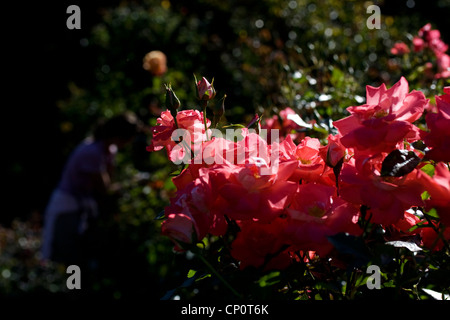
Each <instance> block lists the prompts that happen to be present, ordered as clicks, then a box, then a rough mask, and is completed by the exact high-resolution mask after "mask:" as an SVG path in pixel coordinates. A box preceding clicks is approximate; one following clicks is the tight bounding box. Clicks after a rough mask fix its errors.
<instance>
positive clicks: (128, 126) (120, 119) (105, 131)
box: [94, 111, 140, 149]
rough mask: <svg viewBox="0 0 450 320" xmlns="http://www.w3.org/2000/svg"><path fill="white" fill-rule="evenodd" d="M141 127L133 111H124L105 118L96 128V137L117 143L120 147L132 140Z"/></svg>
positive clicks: (108, 142)
mask: <svg viewBox="0 0 450 320" xmlns="http://www.w3.org/2000/svg"><path fill="white" fill-rule="evenodd" d="M139 129H140V124H139V121H138V119H137V117H136V115H135V114H134V113H132V112H129V111H127V112H124V113H122V114H119V115H116V116H114V117H112V118H110V119H108V120H103V121H101V122H100V123H99V125H98V126H97V128H96V129H95V130H94V139H95V140H96V141H98V140H102V141H105V142H106V144H115V145H116V146H117V147H118V148H119V149H120V148H122V147H124V146H125V145H126V144H128V143H129V142H131V141H132V139H133V138H134V137H135V136H136V134H137V133H138V131H139Z"/></svg>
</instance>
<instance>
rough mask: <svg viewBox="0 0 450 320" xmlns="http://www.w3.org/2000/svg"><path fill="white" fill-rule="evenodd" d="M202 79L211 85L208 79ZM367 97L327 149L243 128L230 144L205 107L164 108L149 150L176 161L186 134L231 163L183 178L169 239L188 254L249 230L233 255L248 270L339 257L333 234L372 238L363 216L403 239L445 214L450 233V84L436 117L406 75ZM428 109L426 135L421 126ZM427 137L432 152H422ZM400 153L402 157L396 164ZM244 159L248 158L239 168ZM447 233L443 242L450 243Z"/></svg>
mask: <svg viewBox="0 0 450 320" xmlns="http://www.w3.org/2000/svg"><path fill="white" fill-rule="evenodd" d="M200 84H202V86H204V85H206V87H207V88H208V85H210V84H209V83H208V82H207V81H206V79H204V78H203V79H202V80H201V82H199V83H198V87H199V85H200ZM210 86H211V85H210ZM211 87H212V86H211ZM366 91H367V101H366V104H364V105H360V106H352V107H349V108H347V110H348V111H349V112H350V114H351V115H350V116H348V117H346V118H344V119H341V120H338V121H335V122H334V126H335V127H336V128H337V129H338V130H339V132H338V134H337V135H329V137H328V144H327V145H321V143H320V141H319V140H318V139H316V138H311V137H308V136H306V137H304V138H303V139H302V140H301V141H300V142H299V143H298V144H296V143H294V141H293V139H292V137H291V135H290V134H289V132H286V135H285V136H282V137H283V138H284V139H283V140H282V141H281V142H280V140H275V139H272V140H271V141H270V143H268V142H267V141H266V140H265V139H263V138H261V137H260V136H259V135H258V134H257V133H254V132H251V131H249V130H248V129H246V128H244V129H240V135H241V136H242V140H240V141H230V140H226V139H224V138H222V137H214V136H213V137H211V135H209V134H208V132H207V131H209V130H210V128H211V121H209V120H207V119H206V117H205V114H204V112H205V111H206V108H205V109H204V110H203V112H199V111H194V110H184V111H177V112H174V111H173V110H170V111H164V112H163V113H162V114H161V117H160V118H158V120H157V125H156V126H155V127H153V140H152V144H151V146H149V148H148V150H149V151H156V150H160V149H162V148H164V147H165V148H166V149H167V151H168V154H169V157H170V158H176V157H177V155H174V152H173V150H174V147H175V146H176V145H177V144H176V142H175V141H173V140H172V139H171V135H172V133H173V132H174V130H176V129H179V128H183V129H186V130H188V132H192V134H193V135H194V132H195V133H196V136H195V137H194V136H193V137H191V139H190V146H189V148H194V149H195V148H197V149H208V150H209V151H208V154H209V155H211V156H212V155H213V156H215V157H220V158H221V159H222V160H223V161H222V162H221V163H212V162H208V161H203V162H192V163H190V164H189V165H188V166H186V167H185V168H184V170H183V171H182V172H181V173H180V174H179V175H178V176H176V177H174V178H173V182H174V184H175V186H176V188H177V192H176V196H175V197H174V198H173V199H171V203H170V205H169V206H168V207H166V209H165V216H166V219H165V220H164V221H163V223H162V233H163V234H164V235H167V236H168V237H170V238H171V239H172V240H173V241H174V243H175V247H176V249H179V250H181V249H183V248H186V245H189V244H195V243H196V242H198V241H201V240H202V239H203V238H204V237H205V236H207V235H208V234H209V235H214V236H223V235H225V234H226V233H227V230H228V229H229V226H230V225H233V226H234V227H236V226H238V230H239V231H238V232H237V235H236V237H235V238H234V239H233V241H232V243H231V255H232V256H233V258H235V259H236V260H238V261H239V262H240V267H241V268H245V267H247V266H254V267H262V268H265V269H282V268H285V267H287V266H288V265H289V264H290V263H291V262H292V261H293V260H295V259H300V257H299V256H298V253H299V252H303V253H306V252H309V254H312V253H313V254H316V255H319V256H324V255H327V254H329V253H331V251H332V250H333V245H332V244H331V243H330V241H329V240H328V237H329V236H332V235H335V234H337V233H348V234H351V235H355V236H359V235H361V233H362V229H361V228H360V226H359V224H358V221H359V219H361V213H362V211H364V212H365V217H366V218H368V217H370V222H372V223H376V224H380V225H382V226H383V227H386V228H388V227H389V228H395V229H396V230H398V231H399V233H401V234H411V231H410V229H411V227H413V226H414V225H416V224H417V223H419V222H421V219H420V218H419V217H418V216H416V215H414V214H412V213H411V210H410V209H411V208H414V207H421V208H424V209H423V210H430V209H431V208H434V209H435V210H436V211H437V213H438V214H439V216H440V223H441V224H444V225H447V226H450V172H449V170H448V167H447V164H445V163H448V162H450V142H449V141H450V129H449V128H450V87H446V88H445V89H444V92H445V94H444V95H442V96H437V97H436V103H437V113H431V112H430V111H428V110H431V108H430V107H429V100H428V99H426V98H425V96H424V95H423V93H421V92H419V91H412V92H409V87H408V83H407V81H406V79H404V78H401V80H400V81H399V82H397V83H396V84H395V85H394V86H392V87H391V88H390V89H387V88H386V86H385V85H384V84H383V85H381V86H380V87H378V88H375V87H371V86H367V89H366ZM290 111H292V110H289V113H290ZM285 113H287V111H285ZM424 113H426V116H425V120H426V124H427V127H428V130H427V131H424V130H421V129H419V128H418V127H417V126H416V125H415V124H414V123H415V122H416V121H417V120H418V119H420V118H421V117H422V115H424ZM173 115H175V116H176V121H175V120H174V117H173ZM289 124H290V125H294V124H293V123H289ZM281 128H282V125H280V129H281ZM194 129H195V130H194ZM280 136H281V135H280ZM208 137H210V138H208ZM419 141H420V142H422V141H423V143H424V144H425V145H426V147H423V148H421V150H417V149H415V148H413V147H412V145H414V144H415V143H416V142H419ZM182 142H183V141H181V142H179V143H178V144H179V145H181V144H182ZM423 143H422V145H423ZM396 150H397V151H396ZM394 151H396V152H398V153H399V154H398V155H397V156H399V160H396V161H394V162H392V161H391V158H392V157H393V153H392V152H394ZM230 153H231V155H232V156H230ZM275 153H276V155H277V156H276V157H273V155H274V154H275ZM238 154H240V156H242V157H243V159H244V161H241V162H238V161H233V159H234V160H235V159H236V156H237V155H238ZM388 160H389V161H391V162H392V165H391V166H389V164H388V165H386V163H387V162H389V161H388ZM275 162H276V165H275ZM411 163H412V164H411ZM429 163H432V164H435V173H434V175H433V176H430V175H428V174H426V173H425V172H424V171H422V170H421V169H420V167H421V166H423V165H425V164H429ZM386 166H387V167H388V169H389V170H387V169H386ZM268 168H270V171H269V174H267V172H266V173H262V170H267V169H268ZM405 168H406V169H405ZM425 191H427V192H428V195H429V196H428V197H424V196H423V195H424V192H425ZM435 227H436V228H438V227H439V225H436V226H435ZM430 230H431V231H432V232H431V233H430ZM448 230H450V228H447V229H446V232H445V233H444V236H446V237H447V238H450V234H449V233H448V232H447V231H448ZM412 232H415V233H420V234H421V236H422V239H423V245H424V246H427V245H430V246H431V245H433V246H434V249H436V248H439V246H442V242H441V243H439V242H438V241H435V240H437V233H435V231H434V230H433V229H431V228H419V229H416V230H414V231H412Z"/></svg>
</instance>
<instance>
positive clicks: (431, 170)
mask: <svg viewBox="0 0 450 320" xmlns="http://www.w3.org/2000/svg"><path fill="white" fill-rule="evenodd" d="M420 169H421V170H422V171H423V172H425V173H426V174H427V175H429V176H430V177H432V176H434V170H435V168H434V166H433V165H432V164H431V163H428V164H426V165H424V166H423V167H422V168H420Z"/></svg>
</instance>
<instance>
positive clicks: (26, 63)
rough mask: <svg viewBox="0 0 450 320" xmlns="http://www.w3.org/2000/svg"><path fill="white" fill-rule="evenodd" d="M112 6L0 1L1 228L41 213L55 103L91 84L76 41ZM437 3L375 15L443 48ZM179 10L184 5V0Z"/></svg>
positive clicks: (59, 158) (48, 182)
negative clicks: (417, 23) (434, 33)
mask: <svg viewBox="0 0 450 320" xmlns="http://www.w3.org/2000/svg"><path fill="white" fill-rule="evenodd" d="M441 1H442V0H441ZM444 1H446V0H444ZM119 2H120V1H70V2H69V1H53V2H49V1H44V2H43V1H39V2H38V1H33V2H28V3H27V2H25V3H24V2H15V3H14V4H12V3H8V4H2V7H1V8H2V9H1V10H2V13H3V14H2V19H1V21H2V22H1V24H2V27H1V30H2V37H1V40H0V41H1V43H2V45H1V47H2V49H1V51H2V69H1V71H2V72H1V77H2V82H1V83H2V86H3V88H2V94H3V95H6V96H5V97H4V99H2V100H3V103H2V120H3V121H2V126H1V127H2V137H3V139H2V142H3V143H2V148H1V149H2V155H3V156H2V158H3V159H4V160H5V162H6V163H5V164H4V165H2V166H1V168H2V173H1V178H2V179H1V182H2V184H3V186H2V190H4V191H2V200H3V203H4V206H3V209H2V212H1V213H0V223H1V224H6V225H8V224H9V223H10V222H11V220H12V219H13V218H14V217H19V218H26V217H28V216H29V215H30V213H32V212H35V211H37V212H42V211H43V210H44V208H45V205H46V202H47V200H48V196H49V194H50V192H51V190H52V189H53V188H54V186H55V184H56V183H57V181H58V178H59V175H60V172H61V169H62V167H63V165H64V161H65V155H64V154H63V152H62V149H63V145H64V143H65V141H63V138H62V136H61V135H60V129H59V121H60V118H61V114H60V111H59V110H58V107H57V105H56V102H57V101H58V100H60V99H64V98H66V97H68V96H69V95H70V92H69V91H68V89H67V83H68V82H69V81H75V82H76V83H77V84H79V85H80V86H82V87H87V88H88V87H90V86H93V85H95V77H93V72H92V69H93V68H94V65H95V63H96V59H95V52H92V51H90V50H89V49H88V48H85V47H82V46H81V45H80V40H81V39H83V38H85V37H87V36H88V35H89V33H90V30H91V28H92V27H93V26H94V25H95V24H96V23H98V22H99V21H101V8H103V7H109V6H115V5H117V4H118V3H119ZM437 2H438V1H415V6H414V8H412V9H410V8H408V7H407V6H406V1H386V3H387V4H385V5H384V6H382V7H381V14H382V15H383V14H387V15H392V16H396V15H409V14H412V13H414V14H417V15H419V16H420V17H421V19H422V20H423V21H430V22H432V23H433V24H434V26H435V27H436V28H438V29H439V30H441V32H442V33H443V34H442V37H443V40H444V41H445V42H446V43H450V32H448V30H450V25H449V18H448V17H449V16H450V12H443V11H442V10H436V3H437ZM251 3H252V1H249V5H251ZM71 4H76V5H78V6H80V8H81V30H68V29H67V28H66V19H67V17H68V16H69V15H68V14H67V13H66V9H67V7H68V6H69V5H71ZM184 5H186V6H189V5H190V4H189V2H188V1H187V2H186V3H184ZM224 28H226V26H224ZM444 31H446V32H444ZM224 32H226V29H224ZM411 32H414V31H413V30H411Z"/></svg>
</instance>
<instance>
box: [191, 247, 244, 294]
mask: <svg viewBox="0 0 450 320" xmlns="http://www.w3.org/2000/svg"><path fill="white" fill-rule="evenodd" d="M198 257H199V258H200V260H202V261H203V263H204V264H205V265H206V267H207V268H208V269H209V270H211V272H212V273H214V275H215V276H216V277H217V278H218V279H219V280H220V281H222V283H223V284H224V285H225V286H226V287H227V288H228V289H230V291H231V292H232V293H233V294H234V295H235V296H236V297H238V298H239V299H242V295H241V294H240V293H238V292H237V291H236V290H235V289H234V288H233V287H232V286H231V285H230V284H229V283H228V281H226V280H225V279H224V278H223V277H222V276H221V275H220V274H219V272H217V270H216V269H214V267H213V266H212V265H211V264H210V263H209V262H208V260H206V259H205V258H204V257H203V256H202V255H201V254H198Z"/></svg>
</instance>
